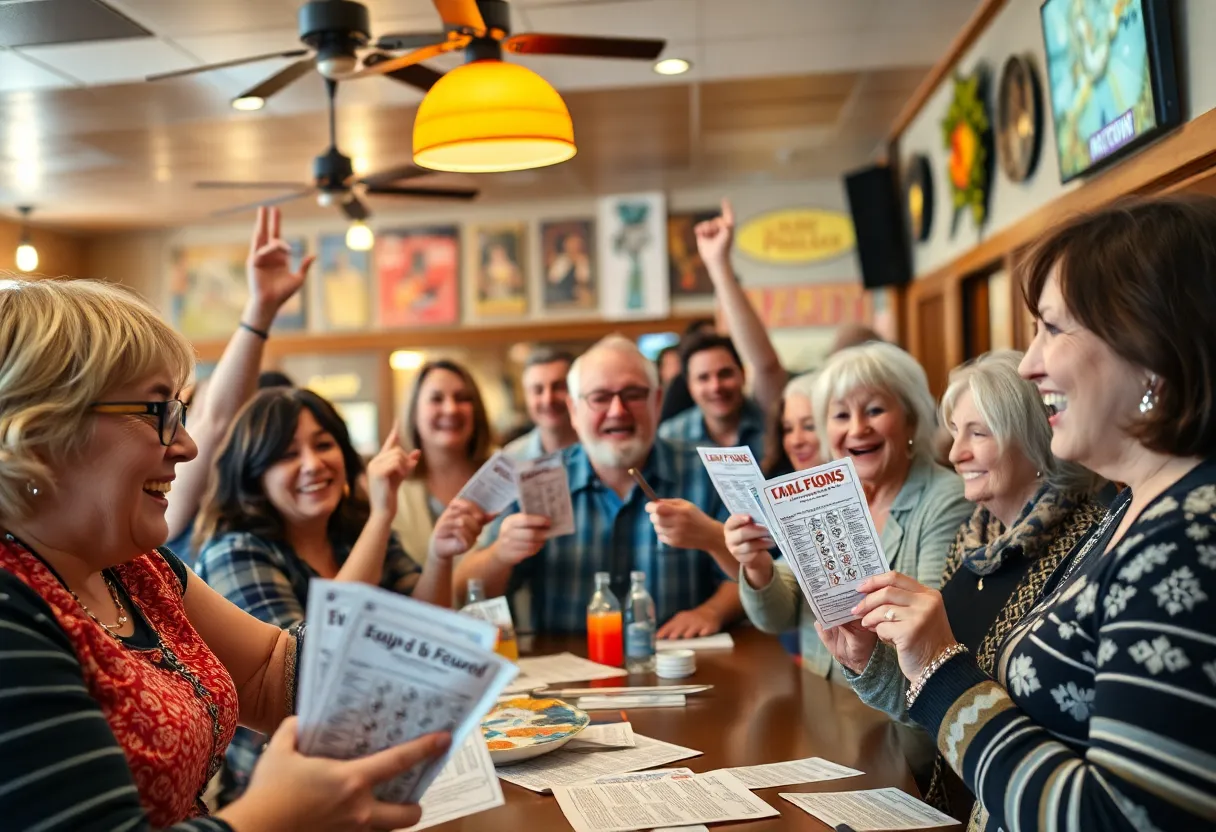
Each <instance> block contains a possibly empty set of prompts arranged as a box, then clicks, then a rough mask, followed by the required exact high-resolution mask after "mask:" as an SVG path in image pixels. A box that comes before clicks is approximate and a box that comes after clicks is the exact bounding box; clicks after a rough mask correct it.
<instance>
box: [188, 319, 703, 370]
mask: <svg viewBox="0 0 1216 832" xmlns="http://www.w3.org/2000/svg"><path fill="white" fill-rule="evenodd" d="M703 317H705V316H704V315H679V316H674V317H671V318H667V319H663V320H645V321H601V320H593V321H562V322H560V323H559V322H554V323H540V322H537V321H531V322H528V323H520V324H513V325H510V326H482V327H476V326H465V327H445V328H442V329H438V328H437V329H413V330H389V331H382V332H349V333H345V332H344V333H330V334H318V333H307V332H299V333H296V332H292V333H283V334H282V335H280V334H277V333H272V334H271V337H270V340H269V341H268V342H267V343H266V358H267V360H269V361H274V360H276V359H278V358H281V357H283V356H285V355H307V354H310V353H311V354H316V353H323V354H332V353H350V352H385V351H387V352H392V351H393V350H401V349H417V350H430V349H452V348H468V347H472V348H477V347H490V348H496V347H505V346H507V345H509V344H514V343H517V342H520V341H534V342H540V341H584V340H596V339H599V338H602V337H604V336H605V335H609V334H611V333H613V332H619V333H620V334H622V335H624V336H625V337H627V338H637V337H638V336H639V335H645V334H647V333H650V332H678V333H683V332H684V329H685V327H687V326H688V325H689V324H690V323H692V322H693V321H694V320H698V319H700V318H703ZM226 344H227V342H226V341H200V342H197V343H196V344H195V345H194V348H195V351H196V352H197V353H198V358H199V360H200V361H216V360H218V359H219V357H220V354H221V353H223V351H224V346H225V345H226Z"/></svg>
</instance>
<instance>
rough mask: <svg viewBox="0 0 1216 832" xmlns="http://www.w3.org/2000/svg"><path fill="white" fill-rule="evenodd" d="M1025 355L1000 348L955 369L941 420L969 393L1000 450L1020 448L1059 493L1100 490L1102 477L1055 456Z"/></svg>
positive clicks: (947, 422) (946, 419)
mask: <svg viewBox="0 0 1216 832" xmlns="http://www.w3.org/2000/svg"><path fill="white" fill-rule="evenodd" d="M1022 355H1023V353H1021V352H1019V351H1018V350H997V351H995V352H988V353H984V354H983V355H981V356H980V357H979V358H976V359H975V360H974V361H971V362H969V363H967V364H963V365H962V366H959V367H956V368H954V370H952V371H951V372H950V386H949V387H947V388H946V394H945V395H944V396H942V405H941V418H942V423H943V424H945V425H947V426H949V425H950V422H951V419H952V418H953V416H954V408H955V407H957V405H958V400H959V398H960V397H961V396H962V395H963V393H965V392H968V391H969V392H970V393H971V400H972V402H974V404H975V409H976V410H977V411H979V414H980V418H981V419H983V421H984V424H985V425H987V426H988V430H990V431H991V432H992V437H993V438H994V439H995V440H996V445H997V447H998V448H999V449H1000V450H1001V451H1002V452H1004V451H1005V449H1006V448H1009V447H1010V446H1013V447H1016V448H1018V449H1019V450H1020V451H1021V452H1022V453H1023V454H1025V455H1026V458H1027V459H1028V460H1030V464H1031V465H1033V466H1034V467H1035V470H1037V471H1039V472H1041V473H1042V475H1043V477H1044V479H1046V480H1047V482H1049V483H1050V484H1051V485H1052V486H1054V487H1055V488H1057V489H1059V490H1060V491H1063V492H1066V493H1071V494H1092V493H1094V492H1096V491H1097V490H1099V489H1100V488H1101V487H1102V485H1103V480H1102V478H1101V477H1099V476H1098V475H1096V474H1094V473H1093V472H1092V471H1090V470H1089V469H1088V468H1083V467H1082V466H1080V465H1077V464H1076V463H1075V462H1068V461H1066V460H1062V459H1058V458H1057V457H1056V456H1055V455H1054V454H1052V452H1051V425H1050V424H1049V423H1048V421H1047V409H1046V408H1045V407H1044V406H1043V399H1042V397H1041V396H1040V395H1039V390H1038V388H1037V387H1036V386H1035V385H1034V383H1033V382H1030V381H1027V380H1026V379H1024V378H1022V377H1021V375H1020V374H1019V373H1018V365H1019V364H1020V363H1021V361H1022Z"/></svg>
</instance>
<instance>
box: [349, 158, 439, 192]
mask: <svg viewBox="0 0 1216 832" xmlns="http://www.w3.org/2000/svg"><path fill="white" fill-rule="evenodd" d="M434 172H435V171H433V170H430V169H429V168H420V167H418V166H417V165H412V164H405V165H398V166H397V167H395V168H386V169H385V170H379V171H376V172H375V173H372V174H369V175H367V176H364V177H363V178H361V179H360V180H359V182H360V183H362V184H364V185H367V186H368V187H369V188H379V187H383V186H387V185H392V184H393V183H394V182H400V181H401V180H403V179H417V178H418V177H419V176H429V175H430V174H433V173H434Z"/></svg>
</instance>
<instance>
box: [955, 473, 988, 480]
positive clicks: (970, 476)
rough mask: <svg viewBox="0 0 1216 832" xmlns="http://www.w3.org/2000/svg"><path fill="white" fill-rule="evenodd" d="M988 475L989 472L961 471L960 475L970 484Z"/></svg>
mask: <svg viewBox="0 0 1216 832" xmlns="http://www.w3.org/2000/svg"><path fill="white" fill-rule="evenodd" d="M986 473H988V472H987V471H959V472H958V475H959V476H960V477H962V478H963V482H970V481H971V480H978V479H979V478H980V477H982V476H984V475H985V474H986Z"/></svg>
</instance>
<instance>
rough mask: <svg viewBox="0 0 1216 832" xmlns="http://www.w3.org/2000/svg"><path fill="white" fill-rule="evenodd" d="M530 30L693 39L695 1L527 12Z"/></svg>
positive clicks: (628, 0)
mask: <svg viewBox="0 0 1216 832" xmlns="http://www.w3.org/2000/svg"><path fill="white" fill-rule="evenodd" d="M527 15H528V23H529V24H530V25H531V27H532V29H531V31H535V32H545V33H549V34H571V35H600V36H610V35H618V36H622V37H635V38H666V39H667V40H671V41H676V40H680V41H689V40H695V39H696V34H697V3H696V0H620V2H615V3H613V2H609V3H591V4H576V5H563V6H536V7H532V8H529V9H528V10H527Z"/></svg>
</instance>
